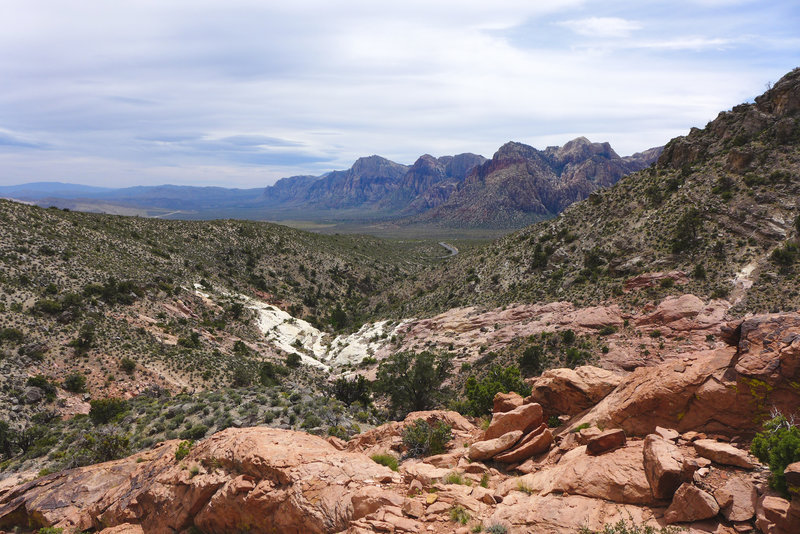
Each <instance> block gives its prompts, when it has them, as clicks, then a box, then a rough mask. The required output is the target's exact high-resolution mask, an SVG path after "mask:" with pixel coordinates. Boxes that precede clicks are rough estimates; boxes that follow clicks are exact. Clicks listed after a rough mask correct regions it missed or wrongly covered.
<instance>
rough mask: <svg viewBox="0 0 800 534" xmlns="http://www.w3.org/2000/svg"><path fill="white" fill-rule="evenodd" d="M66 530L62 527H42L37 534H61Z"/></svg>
mask: <svg viewBox="0 0 800 534" xmlns="http://www.w3.org/2000/svg"><path fill="white" fill-rule="evenodd" d="M62 532H64V529H63V528H61V527H42V528H40V529H39V530H37V531H36V533H37V534H61V533H62Z"/></svg>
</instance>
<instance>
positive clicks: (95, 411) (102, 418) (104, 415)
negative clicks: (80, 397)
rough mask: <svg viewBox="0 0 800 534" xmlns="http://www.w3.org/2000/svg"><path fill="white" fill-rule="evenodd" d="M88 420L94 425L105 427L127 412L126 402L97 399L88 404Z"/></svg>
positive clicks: (112, 399)
mask: <svg viewBox="0 0 800 534" xmlns="http://www.w3.org/2000/svg"><path fill="white" fill-rule="evenodd" d="M89 405H90V406H91V408H90V409H89V419H91V420H92V423H94V424H95V425H105V424H108V423H110V422H111V421H112V420H114V419H116V418H117V417H118V416H119V415H120V414H122V413H124V412H125V411H127V410H128V402H127V401H126V400H124V399H115V398H113V397H112V398H108V399H97V400H93V401H91V402H90V403H89Z"/></svg>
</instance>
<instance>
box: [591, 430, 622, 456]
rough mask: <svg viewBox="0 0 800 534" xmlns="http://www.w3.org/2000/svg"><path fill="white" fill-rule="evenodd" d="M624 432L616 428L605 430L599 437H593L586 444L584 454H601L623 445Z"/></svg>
mask: <svg viewBox="0 0 800 534" xmlns="http://www.w3.org/2000/svg"><path fill="white" fill-rule="evenodd" d="M625 441H626V439H625V431H624V430H622V429H620V428H618V429H614V430H606V431H605V432H603V433H602V434H600V435H599V436H595V437H593V438H592V439H590V440H589V442H588V443H587V444H586V452H587V453H589V454H603V453H604V452H608V451H611V450H614V449H616V448H619V447H622V446H623V445H625Z"/></svg>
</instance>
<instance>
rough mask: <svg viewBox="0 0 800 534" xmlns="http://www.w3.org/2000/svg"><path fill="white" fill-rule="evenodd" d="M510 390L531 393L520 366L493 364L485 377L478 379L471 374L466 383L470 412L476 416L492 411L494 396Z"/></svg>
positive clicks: (523, 394)
mask: <svg viewBox="0 0 800 534" xmlns="http://www.w3.org/2000/svg"><path fill="white" fill-rule="evenodd" d="M509 391H515V392H517V393H519V394H520V395H522V396H523V397H526V396H528V395H530V394H531V387H530V386H529V385H527V384H526V383H525V382H523V380H522V377H521V376H520V373H519V368H517V367H516V366H514V365H512V366H509V367H501V366H499V365H493V366H492V368H491V369H490V370H489V373H488V374H487V375H486V376H485V377H484V378H482V379H481V380H478V379H477V378H475V377H474V376H470V377H469V378H468V379H467V382H466V384H465V385H464V392H465V394H466V397H467V401H468V402H469V412H470V413H471V414H472V415H474V416H481V415H486V414H488V413H490V412H491V411H492V405H493V401H494V396H495V395H496V394H497V393H508V392H509Z"/></svg>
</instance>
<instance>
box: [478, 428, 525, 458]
mask: <svg viewBox="0 0 800 534" xmlns="http://www.w3.org/2000/svg"><path fill="white" fill-rule="evenodd" d="M521 437H522V431H521V430H512V431H511V432H506V433H505V434H503V435H502V436H500V437H499V438H494V439H488V440H484V441H476V442H475V443H473V444H472V445H470V447H469V458H470V460H476V461H478V460H488V459H489V458H492V457H493V456H495V455H497V454H499V453H501V452H503V451H505V450H508V449H510V448H511V447H513V446H514V444H515V443H516V442H517V441H519V438H521Z"/></svg>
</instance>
